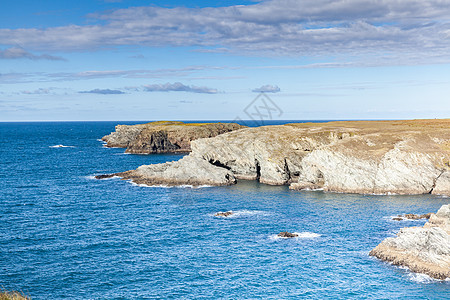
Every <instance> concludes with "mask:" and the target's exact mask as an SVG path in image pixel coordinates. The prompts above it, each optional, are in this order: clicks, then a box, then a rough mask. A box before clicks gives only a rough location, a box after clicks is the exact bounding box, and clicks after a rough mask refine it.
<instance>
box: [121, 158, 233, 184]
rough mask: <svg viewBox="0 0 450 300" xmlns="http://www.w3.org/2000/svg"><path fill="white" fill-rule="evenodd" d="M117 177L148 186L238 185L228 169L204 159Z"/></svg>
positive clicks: (190, 159)
mask: <svg viewBox="0 0 450 300" xmlns="http://www.w3.org/2000/svg"><path fill="white" fill-rule="evenodd" d="M115 175H116V176H119V177H122V178H123V179H129V180H132V181H133V182H134V183H137V184H145V185H148V186H155V185H164V186H180V185H190V186H194V187H196V186H202V185H211V186H221V185H231V184H234V183H236V178H235V177H234V176H233V174H232V173H231V172H230V171H228V170H227V169H224V168H220V167H217V166H214V165H212V164H210V163H208V162H207V161H205V160H203V159H199V158H196V157H192V156H185V157H183V158H182V159H180V160H179V161H172V162H167V163H163V164H154V165H143V166H140V167H139V168H137V169H136V170H132V171H127V172H123V173H117V174H115Z"/></svg>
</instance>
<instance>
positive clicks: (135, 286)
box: [0, 122, 450, 299]
mask: <svg viewBox="0 0 450 300" xmlns="http://www.w3.org/2000/svg"><path fill="white" fill-rule="evenodd" d="M116 123H124V122H84V123H83V122H78V123H77V122H68V123H0V142H1V144H0V180H1V189H0V191H1V193H0V286H3V287H4V288H6V289H16V290H22V291H25V292H26V293H28V294H29V295H30V296H31V297H32V298H33V299H152V298H159V299H194V298H195V299H220V298H224V299H259V298H265V299H349V298H351V299H449V287H450V282H448V281H447V282H439V281H435V280H431V279H428V278H427V277H425V276H419V275H415V274H412V273H410V272H409V271H407V270H404V269H400V268H397V267H394V266H391V265H389V264H386V263H383V262H380V261H378V260H376V259H374V258H372V257H369V256H368V252H369V251H370V250H371V249H372V248H373V247H375V246H376V245H377V244H378V243H379V242H380V241H381V240H383V239H384V238H386V237H388V236H393V235H394V234H395V233H396V232H397V231H398V230H399V229H400V228H401V227H404V226H407V225H408V226H410V225H418V226H421V225H422V224H423V223H424V221H404V222H397V221H391V220H390V218H389V217H390V216H393V215H397V214H400V213H427V212H435V211H437V209H438V208H439V207H440V206H441V205H443V204H446V203H448V202H449V199H448V198H442V197H437V196H431V195H421V196H369V195H352V194H335V193H323V192H296V191H290V190H289V189H288V188H287V187H274V186H266V185H262V184H259V183H256V182H249V181H247V182H246V181H241V182H240V183H239V184H237V185H236V186H231V187H211V188H200V189H191V188H149V187H139V186H135V185H132V184H130V183H128V182H126V181H120V180H95V179H92V175H95V174H102V173H111V172H118V171H125V170H129V169H133V168H136V167H138V166H139V165H142V164H149V163H158V162H165V161H168V160H176V159H179V158H181V157H182V155H179V154H178V155H161V154H160V155H124V154H123V152H124V150H123V149H108V148H104V147H102V143H101V142H100V141H98V140H97V139H99V138H101V137H102V136H103V135H105V134H108V133H109V132H111V131H113V130H114V126H115V125H116ZM278 123H282V122H278ZM57 144H63V145H67V146H73V147H71V148H50V146H53V145H57ZM226 210H235V211H239V213H238V214H237V216H235V217H232V218H226V219H225V218H217V217H214V216H213V214H214V213H216V212H218V211H226ZM286 230H287V231H291V232H292V231H293V232H301V233H303V232H305V233H304V234H303V235H304V236H305V237H304V238H298V239H289V240H287V239H276V238H274V236H275V235H276V234H277V233H279V232H281V231H286Z"/></svg>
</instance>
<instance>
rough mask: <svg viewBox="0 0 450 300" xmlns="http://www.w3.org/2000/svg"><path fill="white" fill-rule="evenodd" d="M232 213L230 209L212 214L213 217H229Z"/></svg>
mask: <svg viewBox="0 0 450 300" xmlns="http://www.w3.org/2000/svg"><path fill="white" fill-rule="evenodd" d="M232 215H234V212H233V211H231V210H229V211H225V212H218V213H215V214H214V216H215V217H229V216H232Z"/></svg>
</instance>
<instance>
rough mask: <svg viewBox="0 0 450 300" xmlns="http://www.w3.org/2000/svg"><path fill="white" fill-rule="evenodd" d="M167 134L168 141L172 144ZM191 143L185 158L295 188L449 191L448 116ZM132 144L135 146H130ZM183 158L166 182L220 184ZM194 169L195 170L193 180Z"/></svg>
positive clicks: (248, 133) (249, 133)
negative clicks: (183, 171)
mask: <svg viewBox="0 0 450 300" xmlns="http://www.w3.org/2000/svg"><path fill="white" fill-rule="evenodd" d="M152 126H153V125H152ZM170 126H172V125H170ZM170 126H169V127H170ZM176 126H178V127H180V126H181V127H183V126H184V127H185V128H188V127H189V126H187V125H176ZM193 126H194V125H193ZM156 127H157V126H156ZM194 127H195V126H194ZM200 127H201V126H200ZM133 130H135V129H133ZM118 131H120V130H118ZM143 132H144V130H143ZM167 132H168V133H167V137H168V138H169V140H168V141H169V142H170V145H175V144H174V143H172V141H171V140H170V137H169V136H170V134H169V131H167ZM133 134H135V133H134V131H133V133H132V135H133ZM140 134H141V133H140ZM142 134H144V133H142ZM144 140H145V139H144ZM168 145H169V144H168ZM170 145H169V146H167V145H165V146H161V147H160V148H164V147H165V148H170V147H172V146H170ZM177 145H178V144H177ZM158 147H159V146H158ZM158 147H156V148H158ZM190 147H191V149H192V152H191V153H190V155H189V157H194V158H196V159H197V161H198V162H200V161H203V162H204V163H205V164H210V165H212V166H215V167H217V168H220V169H222V170H225V171H226V172H227V173H228V174H231V175H232V176H233V178H236V179H248V180H259V181H260V182H262V183H266V184H272V185H290V188H291V189H294V190H303V189H306V190H316V189H322V190H324V191H333V192H345V193H365V194H391V193H393V194H426V193H438V194H442V195H450V175H449V174H450V163H449V162H450V119H445V120H411V121H346V122H344V121H342V122H341V121H339V122H329V123H299V124H286V125H277V126H263V127H256V128H241V129H239V130H233V131H230V132H227V133H223V134H220V135H217V136H215V137H211V138H199V139H195V140H192V141H191V142H190ZM160 148H158V149H160ZM130 149H131V150H132V149H134V148H133V146H132V145H131V146H129V150H130ZM138 149H141V150H142V149H146V148H145V147H141V146H139V147H138ZM131 150H130V151H131ZM141 150H139V151H141ZM152 151H153V150H152ZM184 162H186V163H187V166H186V167H183V168H184V169H185V170H186V172H188V173H190V174H191V176H190V177H189V176H188V177H186V176H184V175H183V176H182V177H179V178H178V177H177V176H179V173H174V172H163V173H161V174H160V175H163V176H165V179H164V181H168V182H174V183H175V182H177V183H179V184H189V183H187V182H183V180H184V179H186V178H188V181H189V182H191V181H197V182H198V183H199V184H208V183H207V182H209V181H212V182H217V178H215V176H216V175H214V173H211V178H208V176H209V175H208V173H207V172H200V173H198V172H197V171H196V170H195V169H196V165H195V164H190V162H189V161H188V160H186V161H184V160H183V162H180V163H179V165H180V168H181V165H182V164H184ZM205 164H203V165H205ZM205 166H206V165H205ZM147 168H148V169H149V170H150V169H151V168H152V167H147ZM205 168H206V167H205ZM212 170H216V169H215V168H212ZM133 174H134V173H133ZM196 174H197V175H199V176H200V177H199V178H197V179H196V178H195V176H197V175H196ZM142 176H145V175H142ZM151 176H153V177H154V175H151ZM170 176H175V177H170ZM210 179H211V180H210ZM161 181H163V180H162V179H161ZM232 182H233V181H227V184H231V183H232Z"/></svg>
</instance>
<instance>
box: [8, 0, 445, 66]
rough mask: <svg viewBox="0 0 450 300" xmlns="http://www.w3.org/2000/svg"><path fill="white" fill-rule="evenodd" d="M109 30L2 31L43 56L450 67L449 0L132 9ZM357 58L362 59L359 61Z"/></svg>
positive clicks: (109, 22) (112, 18)
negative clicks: (121, 48) (308, 59)
mask: <svg viewBox="0 0 450 300" xmlns="http://www.w3.org/2000/svg"><path fill="white" fill-rule="evenodd" d="M90 17H91V18H96V19H98V20H101V21H102V23H103V24H102V25H99V24H97V25H84V26H79V25H70V26H63V27H52V28H47V29H0V43H1V44H4V45H7V44H11V45H13V44H15V43H16V42H20V44H21V45H24V46H26V47H30V48H34V49H41V50H46V51H47V50H66V51H75V50H91V49H94V48H100V47H104V46H115V45H117V46H118V45H142V46H194V47H197V48H199V49H197V51H203V52H211V51H212V52H214V51H216V52H217V51H218V50H217V49H219V50H220V51H222V50H224V49H226V51H230V52H234V53H239V54H242V53H256V54H259V55H287V56H297V57H298V56H301V57H303V56H318V55H322V56H324V57H329V56H339V55H348V56H352V57H356V56H359V58H357V59H359V60H360V57H363V58H364V59H365V60H366V61H367V60H372V61H375V60H377V59H378V57H382V56H385V55H388V56H390V57H392V61H394V62H395V61H408V62H413V63H417V62H435V61H449V60H450V58H449V57H448V55H447V53H448V50H449V48H450V40H449V39H448V32H449V31H450V0H427V1H423V0H379V1H371V0H268V1H262V2H259V3H256V4H252V5H240V6H229V7H208V8H185V7H176V8H162V7H132V8H128V9H119V10H115V11H112V12H107V13H104V14H92V15H91V16H90ZM355 59H356V58H355Z"/></svg>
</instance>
